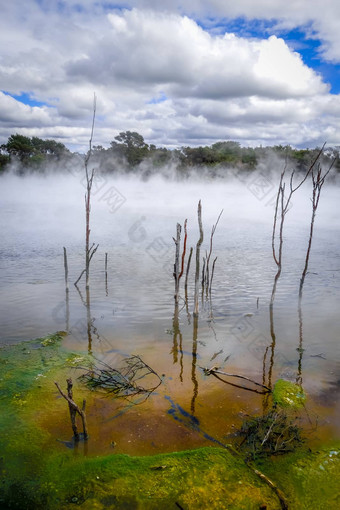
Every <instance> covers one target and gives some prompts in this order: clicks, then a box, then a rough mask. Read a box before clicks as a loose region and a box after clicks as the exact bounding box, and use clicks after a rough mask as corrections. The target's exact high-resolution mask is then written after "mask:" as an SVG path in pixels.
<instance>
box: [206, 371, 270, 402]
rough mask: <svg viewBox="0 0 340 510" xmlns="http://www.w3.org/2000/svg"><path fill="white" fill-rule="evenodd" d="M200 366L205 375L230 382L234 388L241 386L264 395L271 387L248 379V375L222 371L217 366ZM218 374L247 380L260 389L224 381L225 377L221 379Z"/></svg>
mask: <svg viewBox="0 0 340 510" xmlns="http://www.w3.org/2000/svg"><path fill="white" fill-rule="evenodd" d="M200 368H201V369H202V370H203V372H204V374H205V375H213V376H214V377H216V379H218V380H219V381H222V382H224V383H226V384H230V385H231V386H235V387H236V388H241V389H243V390H247V391H253V392H254V393H260V394H261V395H264V394H266V393H271V389H270V388H268V387H267V386H265V385H264V384H260V383H258V382H256V381H254V380H253V379H250V378H249V377H246V376H244V375H238V374H228V373H227V372H222V371H221V370H219V369H218V368H217V367H211V368H203V367H200ZM219 375H224V376H225V377H235V378H237V379H243V380H245V381H249V382H251V383H252V384H255V386H259V387H260V388H262V390H257V389H255V388H249V387H248V386H241V385H238V384H234V383H231V382H230V381H226V380H225V379H222V377H219Z"/></svg>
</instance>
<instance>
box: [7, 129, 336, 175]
mask: <svg viewBox="0 0 340 510" xmlns="http://www.w3.org/2000/svg"><path fill="white" fill-rule="evenodd" d="M317 150H318V148H316V149H294V148H292V147H291V146H290V145H275V146H272V147H262V146H260V147H255V148H252V147H241V145H240V143H239V142H235V141H219V142H216V143H214V144H212V145H210V146H201V147H189V146H184V147H181V148H180V149H167V148H165V147H156V146H155V145H154V144H147V143H146V142H145V141H144V138H143V136H142V135H141V134H139V133H137V132H135V131H122V132H120V133H119V135H117V136H115V137H114V140H113V141H112V142H110V145H109V147H107V148H105V147H103V146H102V145H95V146H93V148H92V155H91V161H92V163H91V164H93V165H94V166H95V167H96V169H98V171H100V172H103V173H115V172H118V171H119V172H126V173H128V172H135V173H138V172H140V173H142V174H143V175H147V174H148V173H157V171H158V170H161V169H162V167H165V166H166V165H169V164H172V165H173V167H174V168H175V169H176V171H177V172H179V173H182V174H185V172H188V171H190V169H191V168H197V169H199V168H200V167H201V168H203V167H204V168H207V169H209V170H210V171H211V172H212V175H213V173H214V172H213V171H214V169H219V170H221V169H222V171H223V169H224V168H236V169H239V170H246V171H251V170H252V169H254V168H256V167H257V166H258V164H259V163H261V162H264V161H267V160H268V158H270V156H271V155H273V154H276V155H277V156H278V157H279V158H281V159H284V160H286V161H287V162H288V163H289V164H293V165H294V168H296V169H297V170H305V169H306V168H307V167H308V165H309V164H310V161H311V160H312V159H313V157H314V155H315V152H316V151H317ZM338 154H339V148H328V149H327V151H325V152H324V154H323V160H326V161H325V163H328V160H331V159H333V158H334V157H335V156H336V157H337V156H338ZM85 156H86V155H83V154H79V153H76V152H71V151H70V150H69V149H68V148H67V147H66V146H65V145H64V144H63V143H60V142H57V141H55V140H51V139H46V140H44V139H41V138H38V137H36V136H33V137H28V136H24V135H20V134H13V135H11V136H10V137H9V138H8V140H7V143H5V144H3V145H1V146H0V171H1V172H5V171H6V169H9V168H13V164H14V165H15V166H14V167H15V169H16V171H17V172H18V173H25V172H32V171H36V172H42V173H43V172H45V171H46V170H47V169H48V168H50V167H51V165H55V168H58V169H62V168H63V166H65V165H66V166H68V165H72V164H76V163H79V160H81V159H83V158H84V157H85ZM336 168H337V170H338V171H339V170H340V164H337V165H336Z"/></svg>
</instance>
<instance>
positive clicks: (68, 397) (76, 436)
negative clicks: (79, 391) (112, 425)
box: [54, 379, 88, 441]
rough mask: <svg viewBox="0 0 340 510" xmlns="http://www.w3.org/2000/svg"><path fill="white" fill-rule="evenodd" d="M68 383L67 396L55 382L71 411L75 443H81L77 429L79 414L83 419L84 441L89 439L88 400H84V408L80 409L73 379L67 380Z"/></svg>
mask: <svg viewBox="0 0 340 510" xmlns="http://www.w3.org/2000/svg"><path fill="white" fill-rule="evenodd" d="M66 382H67V395H66V394H65V393H64V392H63V390H62V389H61V388H60V386H59V384H58V383H57V382H55V383H54V384H55V385H56V387H57V388H58V390H59V393H60V395H61V396H62V397H64V399H65V400H67V402H68V407H69V410H70V418H71V425H72V430H73V434H74V439H75V441H79V439H80V437H79V433H78V428H77V423H76V415H77V413H78V414H79V416H80V417H81V420H82V423H83V436H84V439H85V440H86V439H87V438H88V432H87V423H86V414H85V408H86V400H83V406H82V408H81V409H80V407H78V406H77V404H76V403H75V402H74V400H73V390H72V388H73V383H72V379H66Z"/></svg>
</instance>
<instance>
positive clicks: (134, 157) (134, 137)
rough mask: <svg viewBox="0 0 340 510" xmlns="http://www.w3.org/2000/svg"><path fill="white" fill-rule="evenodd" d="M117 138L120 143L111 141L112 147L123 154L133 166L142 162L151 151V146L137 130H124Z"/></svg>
mask: <svg viewBox="0 0 340 510" xmlns="http://www.w3.org/2000/svg"><path fill="white" fill-rule="evenodd" d="M115 140H116V141H117V142H120V143H117V142H111V149H112V150H114V152H118V153H121V154H123V155H124V156H125V158H126V160H127V162H128V164H129V165H130V166H131V167H134V166H136V165H138V164H139V163H141V161H143V159H144V158H145V157H146V156H147V155H148V153H149V146H148V145H147V144H146V143H145V142H144V138H143V136H142V135H140V134H139V133H137V132H136V131H122V132H120V133H119V135H117V136H115Z"/></svg>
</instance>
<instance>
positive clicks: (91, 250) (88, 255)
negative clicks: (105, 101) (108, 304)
mask: <svg viewBox="0 0 340 510" xmlns="http://www.w3.org/2000/svg"><path fill="white" fill-rule="evenodd" d="M96 108H97V98H96V94H94V98H93V116H92V128H91V136H90V140H89V150H88V152H87V154H86V156H85V161H84V166H85V177H86V193H85V217H86V234H85V269H84V270H83V271H82V272H81V274H80V276H79V278H78V280H77V281H76V282H75V285H77V283H78V282H79V280H80V279H81V277H82V276H83V274H84V273H85V275H86V288H88V287H89V285H90V262H91V260H92V257H93V255H94V254H95V253H96V251H97V249H98V246H99V245H98V244H97V246H95V243H93V244H92V246H91V247H90V233H91V229H90V214H91V191H92V184H93V178H94V169H92V170H91V172H89V168H88V167H89V160H90V157H91V155H92V141H93V132H94V123H95V118H96Z"/></svg>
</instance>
